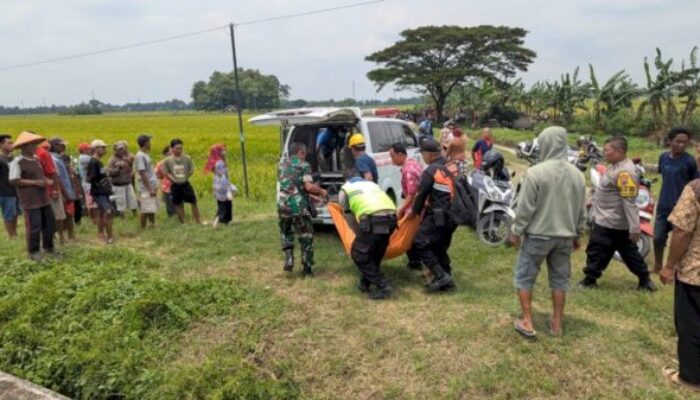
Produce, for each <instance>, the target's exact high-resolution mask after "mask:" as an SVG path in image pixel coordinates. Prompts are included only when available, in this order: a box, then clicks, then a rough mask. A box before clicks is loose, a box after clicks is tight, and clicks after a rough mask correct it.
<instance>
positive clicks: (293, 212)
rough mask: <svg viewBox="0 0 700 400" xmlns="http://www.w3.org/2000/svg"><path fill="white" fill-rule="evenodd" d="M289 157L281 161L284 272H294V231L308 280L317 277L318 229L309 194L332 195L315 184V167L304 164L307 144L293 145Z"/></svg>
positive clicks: (280, 203) (280, 188) (280, 197)
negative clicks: (316, 233) (315, 230)
mask: <svg viewBox="0 0 700 400" xmlns="http://www.w3.org/2000/svg"><path fill="white" fill-rule="evenodd" d="M289 154H290V157H289V158H286V159H284V160H283V161H281V162H280V165H279V169H278V171H277V181H278V183H279V200H278V201H277V214H278V216H279V226H280V234H281V236H282V250H283V251H284V254H285V257H286V260H285V262H284V270H285V271H287V272H291V271H292V270H293V269H294V232H295V231H296V233H297V235H298V238H299V247H300V248H301V263H302V265H303V266H304V277H306V276H313V271H312V270H311V267H312V266H313V264H314V249H313V239H314V237H313V234H314V230H313V224H312V222H311V208H310V206H311V203H310V200H309V194H312V195H318V196H321V197H327V195H328V193H327V192H326V191H325V190H324V189H322V188H321V187H320V186H318V185H316V184H314V183H313V178H312V177H311V166H310V165H309V163H307V162H306V161H304V159H305V158H306V145H305V144H303V143H299V142H293V143H292V144H291V145H290V147H289Z"/></svg>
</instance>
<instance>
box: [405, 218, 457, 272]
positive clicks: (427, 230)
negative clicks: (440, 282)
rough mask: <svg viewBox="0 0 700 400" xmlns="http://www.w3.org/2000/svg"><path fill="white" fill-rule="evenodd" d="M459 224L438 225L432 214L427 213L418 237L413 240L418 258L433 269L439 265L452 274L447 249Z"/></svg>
mask: <svg viewBox="0 0 700 400" xmlns="http://www.w3.org/2000/svg"><path fill="white" fill-rule="evenodd" d="M456 229H457V225H455V224H452V223H449V222H448V223H447V224H444V226H438V224H437V223H436V222H435V219H434V218H433V216H432V215H427V216H426V217H425V219H423V222H421V226H420V229H419V230H418V234H417V235H416V238H415V239H414V240H413V248H414V249H415V250H414V251H415V254H417V256H418V259H419V260H420V261H421V262H422V263H423V265H425V266H426V267H428V268H429V269H430V270H431V271H433V272H435V271H434V269H435V267H437V266H440V267H442V269H443V270H444V271H445V272H446V273H447V274H449V275H452V262H451V260H450V256H449V254H447V251H448V250H449V249H450V245H451V244H452V235H454V233H455V230H456Z"/></svg>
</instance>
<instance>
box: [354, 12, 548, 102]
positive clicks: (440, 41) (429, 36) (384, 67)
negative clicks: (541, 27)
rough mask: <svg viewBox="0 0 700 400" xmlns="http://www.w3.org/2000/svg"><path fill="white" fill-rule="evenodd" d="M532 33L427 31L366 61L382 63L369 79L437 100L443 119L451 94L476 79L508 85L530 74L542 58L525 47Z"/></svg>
mask: <svg viewBox="0 0 700 400" xmlns="http://www.w3.org/2000/svg"><path fill="white" fill-rule="evenodd" d="M527 33H528V32H527V31H526V30H525V29H522V28H511V27H507V26H491V25H479V26H474V27H466V26H422V27H418V28H415V29H406V30H404V31H403V32H401V40H399V41H398V42H396V43H394V44H393V45H392V46H390V47H387V48H386V49H384V50H381V51H378V52H376V53H373V54H370V55H369V56H367V57H366V58H365V59H366V60H367V61H372V62H375V63H377V64H379V67H378V68H376V69H374V70H372V71H370V72H368V73H367V77H368V78H369V79H370V80H371V81H373V82H375V83H376V84H377V86H378V88H379V89H381V88H383V87H384V86H386V85H388V84H390V83H394V84H396V86H397V87H398V88H413V89H417V90H418V91H419V92H420V93H424V94H425V95H427V96H430V98H431V99H432V100H433V103H434V104H435V110H436V112H437V115H438V116H442V113H443V110H444V106H445V103H446V101H447V99H448V96H449V95H450V93H452V92H453V90H454V89H455V88H457V87H459V85H461V84H465V83H468V82H471V81H473V80H480V79H491V80H497V81H501V80H507V79H509V78H512V77H513V76H515V74H516V72H520V71H527V67H528V66H529V65H530V64H531V63H532V62H533V61H534V60H535V57H536V56H537V54H535V52H534V51H532V50H530V49H528V48H526V47H525V46H523V44H524V38H525V36H526V35H527Z"/></svg>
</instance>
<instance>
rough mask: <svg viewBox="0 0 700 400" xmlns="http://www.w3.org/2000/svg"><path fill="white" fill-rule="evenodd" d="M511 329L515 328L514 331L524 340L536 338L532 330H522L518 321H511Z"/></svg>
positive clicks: (535, 333)
mask: <svg viewBox="0 0 700 400" xmlns="http://www.w3.org/2000/svg"><path fill="white" fill-rule="evenodd" d="M513 328H515V331H516V332H518V333H519V334H521V335H522V336H523V337H524V338H527V339H534V338H535V337H537V332H535V331H534V330H532V331H528V330H527V329H525V328H523V327H522V326H521V325H520V320H516V321H513Z"/></svg>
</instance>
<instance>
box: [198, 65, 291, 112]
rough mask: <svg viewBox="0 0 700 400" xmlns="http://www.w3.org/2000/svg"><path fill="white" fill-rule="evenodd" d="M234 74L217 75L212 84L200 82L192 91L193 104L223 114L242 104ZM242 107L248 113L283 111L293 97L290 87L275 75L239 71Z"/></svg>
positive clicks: (241, 69) (212, 75)
mask: <svg viewBox="0 0 700 400" xmlns="http://www.w3.org/2000/svg"><path fill="white" fill-rule="evenodd" d="M234 78H235V77H234V72H233V71H231V72H228V73H222V72H219V71H214V73H213V74H211V76H210V77H209V82H204V81H198V82H196V83H195V84H194V86H193V87H192V103H193V105H194V108H195V109H197V110H206V111H223V110H225V109H226V108H229V107H234V106H235V105H237V104H238V100H237V99H236V85H235V80H234ZM238 79H239V82H240V89H241V106H242V107H243V108H244V109H254V110H260V109H270V108H279V106H280V104H281V101H282V100H283V99H285V98H287V96H289V89H290V88H289V86H287V85H283V84H281V83H280V81H279V80H278V79H277V77H276V76H274V75H264V74H262V73H261V72H260V71H258V70H255V69H243V68H239V69H238Z"/></svg>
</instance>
